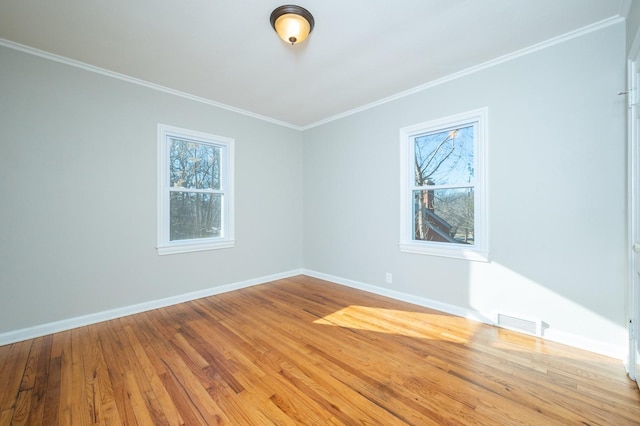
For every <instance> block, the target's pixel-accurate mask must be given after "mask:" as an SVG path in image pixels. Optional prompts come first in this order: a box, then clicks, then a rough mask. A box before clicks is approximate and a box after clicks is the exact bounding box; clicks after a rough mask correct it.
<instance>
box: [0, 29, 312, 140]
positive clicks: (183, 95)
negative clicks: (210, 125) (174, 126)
mask: <svg viewBox="0 0 640 426" xmlns="http://www.w3.org/2000/svg"><path fill="white" fill-rule="evenodd" d="M0 46H4V47H8V48H10V49H13V50H18V51H20V52H24V53H28V54H31V55H34V56H39V57H41V58H44V59H49V60H51V61H54V62H59V63H62V64H65V65H69V66H72V67H75V68H80V69H83V70H85V71H89V72H93V73H96V74H101V75H104V76H107V77H111V78H115V79H118V80H122V81H126V82H127V83H132V84H136V85H138V86H143V87H147V88H149V89H153V90H157V91H159V92H164V93H168V94H170V95H174V96H178V97H181V98H184V99H188V100H191V101H194V102H199V103H202V104H205V105H209V106H213V107H216V108H220V109H224V110H227V111H231V112H235V113H238V114H242V115H246V116H248V117H252V118H256V119H258V120H262V121H266V122H269V123H272V124H277V125H279V126H283V127H288V128H290V129H294V130H302V127H300V126H296V125H294V124H291V123H287V122H285V121H280V120H276V119H274V118H271V117H267V116H265V115H261V114H256V113H253V112H251V111H247V110H244V109H241V108H236V107H234V106H231V105H226V104H223V103H221V102H216V101H213V100H211V99H207V98H203V97H200V96H196V95H192V94H191V93H186V92H182V91H180V90H175V89H172V88H170V87H165V86H162V85H160V84H156V83H151V82H149V81H146V80H142V79H139V78H135V77H131V76H129V75H126V74H121V73H118V72H115V71H110V70H108V69H105V68H101V67H97V66H95V65H91V64H87V63H85V62H81V61H76V60H75V59H70V58H67V57H65V56H60V55H56V54H55V53H50V52H46V51H44V50H40V49H36V48H34V47H30V46H26V45H24V44H20V43H16V42H13V41H11V40H7V39H3V38H0Z"/></svg>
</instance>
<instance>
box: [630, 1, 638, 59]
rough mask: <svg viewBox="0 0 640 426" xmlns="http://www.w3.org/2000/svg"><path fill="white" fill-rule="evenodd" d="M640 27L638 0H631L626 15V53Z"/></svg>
mask: <svg viewBox="0 0 640 426" xmlns="http://www.w3.org/2000/svg"><path fill="white" fill-rule="evenodd" d="M639 29H640V2H639V1H638V0H633V1H632V2H631V7H630V8H629V14H628V15H627V53H629V51H630V49H631V47H632V45H633V41H634V40H635V38H636V35H637V34H638V30H639Z"/></svg>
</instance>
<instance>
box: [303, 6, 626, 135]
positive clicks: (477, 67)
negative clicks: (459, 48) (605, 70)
mask: <svg viewBox="0 0 640 426" xmlns="http://www.w3.org/2000/svg"><path fill="white" fill-rule="evenodd" d="M624 21H625V18H624V17H621V16H616V17H612V18H608V19H605V20H603V21H600V22H596V23H594V24H591V25H588V26H586V27H583V28H580V29H577V30H575V31H571V32H569V33H566V34H563V35H561V36H558V37H554V38H552V39H549V40H546V41H543V42H540V43H537V44H534V45H532V46H529V47H525V48H524V49H520V50H517V51H515V52H512V53H509V54H506V55H504V56H500V57H498V58H496V59H492V60H490V61H487V62H484V63H482V64H478V65H474V66H472V67H470V68H466V69H464V70H462V71H458V72H455V73H453V74H449V75H447V76H445V77H442V78H439V79H437V80H432V81H430V82H427V83H425V84H421V85H420V86H416V87H413V88H411V89H408V90H405V91H403V92H400V93H396V94H395V95H391V96H389V97H386V98H383V99H380V100H378V101H375V102H371V103H369V104H366V105H363V106H361V107H358V108H354V109H351V110H349V111H345V112H343V113H340V114H337V115H333V116H331V117H328V118H326V119H324V120H320V121H316V122H315V123H311V124H309V125H307V126H304V127H302V128H301V130H308V129H312V128H314V127H318V126H321V125H323V124H327V123H330V122H332V121H336V120H339V119H341V118H345V117H348V116H350V115H354V114H357V113H359V112H362V111H366V110H368V109H372V108H375V107H377V106H380V105H384V104H386V103H389V102H393V101H395V100H398V99H402V98H405V97H407V96H411V95H414V94H416V93H420V92H423V91H425V90H427V89H431V88H433V87H436V86H440V85H442V84H445V83H448V82H450V81H453V80H457V79H459V78H462V77H466V76H468V75H471V74H474V73H476V72H479V71H483V70H486V69H487V68H491V67H495V66H497V65H500V64H503V63H505V62H509V61H512V60H514V59H517V58H520V57H522V56H526V55H529V54H531V53H534V52H538V51H540V50H543V49H546V48H548V47H551V46H555V45H557V44H560V43H564V42H566V41H568V40H572V39H574V38H577V37H581V36H583V35H586V34H589V33H592V32H594V31H598V30H601V29H603V28H607V27H609V26H611V25H615V24H618V23H620V22H624Z"/></svg>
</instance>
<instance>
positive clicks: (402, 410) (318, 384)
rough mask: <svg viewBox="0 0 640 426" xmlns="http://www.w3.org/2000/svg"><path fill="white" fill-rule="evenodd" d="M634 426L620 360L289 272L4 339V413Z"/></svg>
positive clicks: (194, 420) (50, 418)
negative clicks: (233, 288)
mask: <svg viewBox="0 0 640 426" xmlns="http://www.w3.org/2000/svg"><path fill="white" fill-rule="evenodd" d="M9 424H12V425H21V424H34V425H35V424H46V425H55V424H60V425H111V424H115V425H118V424H127V425H135V424H139V425H164V424H170V425H174V424H178V425H180V424H186V425H200V424H206V425H222V424H225V425H295V424H301V425H355V424H367V425H385V426H387V425H403V424H410V425H456V424H478V425H493V424H496V425H511V424H528V425H553V424H563V425H564V424H588V425H633V424H635V425H637V424H640V391H638V389H637V388H636V387H635V383H633V382H632V381H631V380H629V379H628V377H627V376H626V375H625V373H624V368H623V366H622V364H621V363H620V361H617V360H614V359H610V358H607V357H604V356H599V355H595V354H592V353H589V352H584V351H580V350H577V349H573V348H570V347H567V346H563V345H560V344H555V343H552V342H548V341H543V340H541V339H536V338H534V337H529V336H525V335H520V334H517V333H512V332H509V331H506V330H502V329H497V328H494V327H490V326H487V325H483V324H478V323H475V322H472V321H468V320H465V319H462V318H458V317H454V316H450V315H446V314H443V313H440V312H437V311H433V310H429V309H426V308H422V307H417V306H414V305H410V304H407V303H402V302H398V301H393V300H390V299H386V298H383V297H380V296H376V295H372V294H369V293H364V292H361V291H358V290H354V289H350V288H346V287H342V286H339V285H336V284H331V283H328V282H325V281H320V280H317V279H314V278H310V277H306V276H298V277H294V278H290V279H285V280H280V281H276V282H272V283H268V284H264V285H260V286H255V287H251V288H247V289H243V290H239V291H235V292H231V293H225V294H221V295H217V296H213V297H209V298H206V299H200V300H196V301H193V302H188V303H184V304H181V305H177V306H172V307H169V308H164V309H160V310H154V311H150V312H146V313H142V314H138V315H133V316H129V317H126V318H121V319H116V320H112V321H108V322H103V323H100V324H95V325H91V326H88V327H82V328H78V329H74V330H71V331H66V332H63V333H57V334H54V335H49V336H45V337H40V338H37V339H33V340H29V341H25V342H20V343H15V344H12V345H7V346H2V347H0V425H9Z"/></svg>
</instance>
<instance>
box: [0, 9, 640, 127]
mask: <svg viewBox="0 0 640 426" xmlns="http://www.w3.org/2000/svg"><path fill="white" fill-rule="evenodd" d="M629 4H630V2H629ZM623 8H624V5H623ZM624 21H625V17H622V16H617V17H611V18H607V19H604V20H602V21H599V22H596V23H593V24H591V25H587V26H586V27H582V28H579V29H577V30H574V31H570V32H568V33H566V34H563V35H560V36H558V37H554V38H551V39H549V40H546V41H543V42H540V43H536V44H534V45H532V46H529V47H525V48H524V49H520V50H518V51H515V52H512V53H508V54H506V55H503V56H500V57H498V58H495V59H492V60H489V61H487V62H484V63H482V64H479V65H475V66H472V67H469V68H466V69H464V70H462V71H458V72H456V73H453V74H449V75H447V76H445V77H442V78H439V79H436V80H433V81H430V82H428V83H425V84H422V85H419V86H416V87H413V88H411V89H408V90H405V91H402V92H400V93H396V94H395V95H391V96H388V97H386V98H382V99H380V100H377V101H374V102H371V103H369V104H366V105H363V106H360V107H358V108H354V109H351V110H348V111H345V112H342V113H340V114H336V115H333V116H330V117H327V118H325V119H322V120H319V121H316V122H313V123H311V124H307V125H304V126H299V125H295V124H291V123H287V122H285V121H281V120H276V119H274V118H271V117H267V116H264V115H260V114H256V113H253V112H250V111H247V110H243V109H240V108H236V107H233V106H230V105H225V104H223V103H220V102H216V101H213V100H210V99H206V98H202V97H200V96H195V95H192V94H189V93H186V92H181V91H179V90H175V89H171V88H168V87H165V86H161V85H159V84H155V83H151V82H148V81H145V80H141V79H138V78H135V77H130V76H128V75H125V74H120V73H117V72H114V71H109V70H107V69H104V68H100V67H97V66H94V65H89V64H87V63H84V62H80V61H76V60H74V59H69V58H66V57H64V56H60V55H56V54H54V53H49V52H45V51H43V50H40V49H36V48H33V47H29V46H26V45H23V44H20V43H16V42H13V41H10V40H7V39H3V38H0V45H1V46H5V47H8V48H11V49H14V50H19V51H22V52H25V53H29V54H32V55H35V56H40V57H41V58H45V59H49V60H52V61H55V62H60V63H63V64H66V65H70V66H73V67H76V68H81V69H84V70H86V71H91V72H95V73H98V74H102V75H105V76H108V77H112V78H116V79H118V80H124V81H127V82H129V83H133V84H137V85H139V86H144V87H148V88H150V89H154V90H158V91H160V92H164V93H169V94H171V95H175V96H179V97H181V98H185V99H189V100H192V101H195V102H200V103H203V104H206V105H211V106H214V107H217V108H222V109H225V110H227V111H232V112H236V113H238V114H242V115H246V116H248V117H252V118H256V119H258V120H262V121H266V122H269V123H273V124H277V125H279V126H283V127H288V128H290V129H293V130H299V131H304V130H309V129H312V128H314V127H318V126H321V125H323V124H327V123H330V122H332V121H336V120H339V119H341V118H345V117H348V116H350V115H354V114H357V113H359V112H362V111H366V110H368V109H372V108H375V107H377V106H380V105H384V104H386V103H389V102H392V101H395V100H397V99H401V98H405V97H407V96H411V95H413V94H416V93H419V92H422V91H424V90H427V89H430V88H432V87H436V86H440V85H442V84H445V83H448V82H450V81H453V80H457V79H459V78H462V77H465V76H468V75H470V74H474V73H476V72H478V71H482V70H485V69H487V68H491V67H493V66H496V65H500V64H502V63H504V62H508V61H511V60H513V59H517V58H519V57H521V56H525V55H528V54H530V53H534V52H537V51H539V50H542V49H546V48H547V47H551V46H554V45H556V44H560V43H563V42H565V41H568V40H572V39H574V38H577V37H581V36H583V35H586V34H589V33H592V32H594V31H598V30H600V29H603V28H606V27H609V26H611V25H615V24H618V23H620V22H624Z"/></svg>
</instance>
